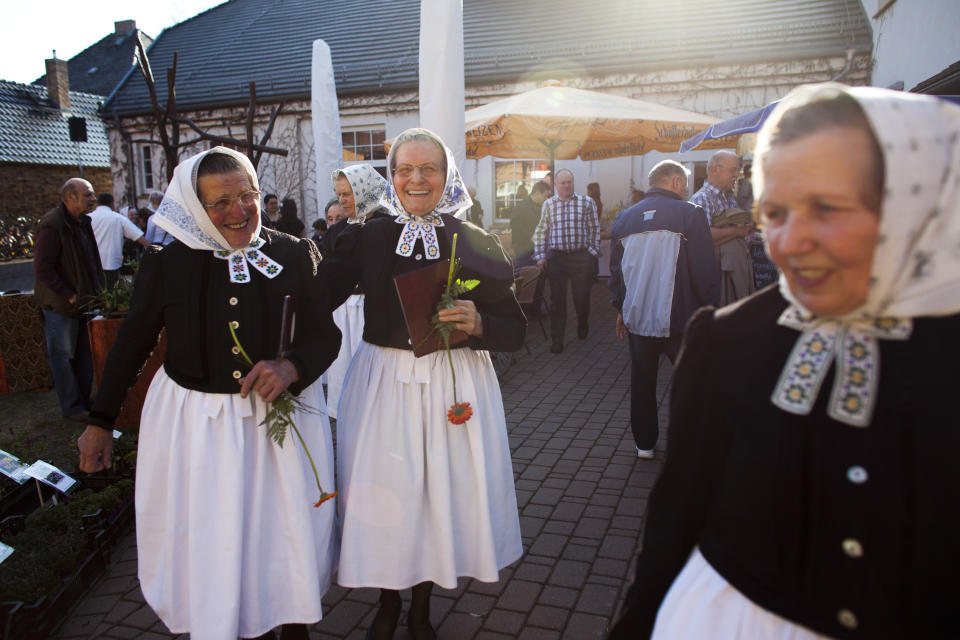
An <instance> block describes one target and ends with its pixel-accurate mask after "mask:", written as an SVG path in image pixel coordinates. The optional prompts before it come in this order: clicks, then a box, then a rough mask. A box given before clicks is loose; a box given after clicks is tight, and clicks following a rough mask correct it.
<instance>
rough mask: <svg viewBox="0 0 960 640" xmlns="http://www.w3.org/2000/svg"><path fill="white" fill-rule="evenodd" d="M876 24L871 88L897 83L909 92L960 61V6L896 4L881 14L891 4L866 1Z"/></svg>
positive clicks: (942, 1) (935, 0) (933, 0)
mask: <svg viewBox="0 0 960 640" xmlns="http://www.w3.org/2000/svg"><path fill="white" fill-rule="evenodd" d="M862 2H863V6H864V9H865V10H866V12H867V16H868V17H869V18H871V21H872V23H873V58H874V66H873V75H872V78H871V84H873V85H874V86H877V87H889V86H891V85H893V84H894V83H896V82H898V81H902V82H903V89H905V90H907V91H909V90H910V89H912V88H914V87H916V86H917V84H919V83H920V82H922V81H924V80H926V79H927V78H930V77H931V76H934V75H936V74H938V73H940V72H941V71H943V70H944V69H946V68H947V67H949V66H950V65H951V64H953V63H954V62H957V61H958V60H960V38H958V37H957V36H958V34H960V2H958V1H957V0H896V1H895V2H893V3H892V4H891V5H890V6H889V7H887V8H886V9H885V10H884V11H883V13H881V14H880V15H879V16H877V17H874V16H876V15H877V11H878V9H879V7H880V6H883V5H886V4H887V1H886V0H862Z"/></svg>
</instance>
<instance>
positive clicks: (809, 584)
mask: <svg viewBox="0 0 960 640" xmlns="http://www.w3.org/2000/svg"><path fill="white" fill-rule="evenodd" d="M958 134H960V109H958V108H957V107H956V106H954V105H952V104H949V103H946V102H941V101H938V100H937V99H935V98H931V97H925V96H917V95H914V94H908V93H902V92H895V91H888V90H885V89H875V88H866V87H859V88H847V87H843V86H841V85H816V86H811V87H803V88H800V89H798V90H796V91H794V92H793V93H791V94H790V95H789V96H788V97H787V98H785V99H784V100H783V101H782V102H781V103H780V105H779V106H778V107H777V110H776V111H775V112H774V114H773V115H772V116H771V118H770V119H769V121H768V122H767V123H766V124H765V125H764V127H763V129H762V131H761V132H760V136H759V141H758V144H757V151H756V163H755V165H754V175H755V178H756V182H755V185H756V189H757V203H758V207H759V213H760V215H761V216H762V217H763V219H764V220H765V222H766V231H767V243H768V251H769V253H770V256H771V258H772V259H773V261H774V262H775V263H776V264H777V266H779V267H780V269H781V271H782V276H781V279H780V285H779V288H777V287H769V288H767V289H764V290H763V291H761V292H759V293H758V294H756V295H754V296H751V297H749V298H746V299H745V300H743V301H741V302H738V303H737V304H735V305H731V306H728V307H725V308H724V309H721V310H720V311H714V310H712V309H707V310H702V311H701V312H700V313H699V314H698V315H697V316H695V317H694V319H693V320H692V321H691V324H690V327H689V328H688V330H687V339H686V343H685V346H684V348H683V352H682V354H681V357H680V361H679V364H678V367H677V371H676V375H675V378H674V387H673V395H672V406H671V414H670V438H669V440H670V447H669V449H668V451H667V460H666V463H665V465H664V468H663V472H662V474H661V476H660V478H659V479H658V480H657V483H656V485H655V487H654V489H653V492H652V494H651V496H650V506H649V509H648V512H647V522H646V529H645V533H644V538H643V552H642V553H641V554H640V556H639V560H638V564H637V573H636V582H635V584H634V585H633V587H632V588H631V590H630V592H629V594H628V596H627V600H626V605H625V613H624V615H623V618H622V619H621V620H620V622H619V623H618V624H617V626H616V627H615V628H614V630H613V633H612V634H611V636H610V637H611V638H616V639H620V638H640V637H647V636H649V635H650V633H651V629H652V634H653V637H654V638H739V639H744V640H752V639H756V640H760V639H763V640H780V639H788V638H789V639H791V640H811V639H813V638H824V637H832V638H871V639H873V638H891V639H892V638H898V639H899V638H946V637H956V636H957V633H958V625H957V619H956V610H957V609H956V593H957V588H956V578H957V575H958V573H960V551H958V550H957V539H958V538H960V515H958V511H957V505H958V504H960V467H958V465H957V462H956V459H955V456H954V454H955V453H956V452H957V451H960V429H958V428H957V417H956V409H955V407H953V404H952V402H950V400H949V399H950V398H951V397H953V396H955V395H956V376H955V375H945V374H946V373H947V369H945V368H944V363H945V362H952V360H953V359H955V358H956V356H957V354H960V315H958V314H960V144H958Z"/></svg>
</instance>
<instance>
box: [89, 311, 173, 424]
mask: <svg viewBox="0 0 960 640" xmlns="http://www.w3.org/2000/svg"><path fill="white" fill-rule="evenodd" d="M122 323H123V318H99V319H97V320H90V321H89V322H87V335H88V336H89V337H90V353H91V355H92V356H93V375H94V377H95V378H96V381H97V387H98V388H99V387H100V379H101V378H102V377H103V367H104V365H106V363H107V355H108V354H109V353H110V349H111V348H112V347H113V343H114V341H115V340H116V339H117V332H118V331H119V330H120V325H121V324H122ZM166 352H167V333H166V331H162V332H161V333H160V339H159V340H158V342H157V346H156V347H155V348H154V350H153V353H151V354H150V357H149V358H148V359H147V363H146V364H145V365H144V366H143V369H141V371H140V375H139V377H138V378H137V381H136V382H135V383H134V385H133V386H132V387H130V391H128V392H127V398H126V400H124V402H123V406H122V407H121V408H120V414H119V415H118V416H117V421H116V422H115V423H114V425H113V426H114V427H115V428H117V429H120V430H121V431H123V430H125V429H130V428H139V426H140V411H141V410H142V409H143V401H144V399H146V397H147V389H149V388H150V382H151V381H152V380H153V375H154V374H155V373H156V372H157V369H159V368H160V365H162V364H163V358H164V355H166Z"/></svg>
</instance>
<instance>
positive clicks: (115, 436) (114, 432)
mask: <svg viewBox="0 0 960 640" xmlns="http://www.w3.org/2000/svg"><path fill="white" fill-rule="evenodd" d="M122 435H123V432H121V431H117V430H116V429H114V430H113V439H114V440H116V439H117V438H119V437H120V436H122Z"/></svg>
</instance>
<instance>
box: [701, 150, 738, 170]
mask: <svg viewBox="0 0 960 640" xmlns="http://www.w3.org/2000/svg"><path fill="white" fill-rule="evenodd" d="M725 156H726V157H730V158H736V160H737V162H740V156H738V155H737V154H735V153H734V152H733V151H726V150H725V149H721V150H720V151H717V152H716V153H714V154H713V155H712V156H710V159H709V160H707V171H708V172H709V171H710V169H712V168H713V167H715V166H717V164H718V163H719V162H720V160H721V158H723V157H725Z"/></svg>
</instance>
